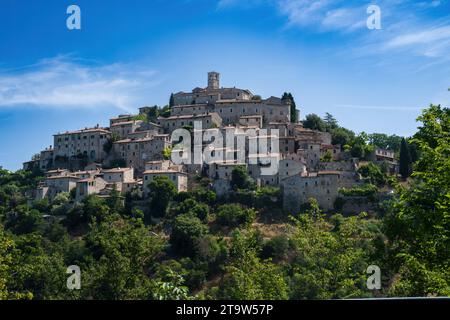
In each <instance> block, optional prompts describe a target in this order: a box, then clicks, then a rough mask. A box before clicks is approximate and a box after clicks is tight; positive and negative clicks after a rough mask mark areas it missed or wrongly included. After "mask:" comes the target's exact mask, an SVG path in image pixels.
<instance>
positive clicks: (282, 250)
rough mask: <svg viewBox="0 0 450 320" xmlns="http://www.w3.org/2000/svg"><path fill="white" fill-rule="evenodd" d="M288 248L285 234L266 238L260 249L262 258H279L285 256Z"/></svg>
mask: <svg viewBox="0 0 450 320" xmlns="http://www.w3.org/2000/svg"><path fill="white" fill-rule="evenodd" d="M288 250H289V239H288V238H287V237H286V236H285V235H280V236H276V237H274V238H272V239H270V240H268V241H267V242H266V243H265V244H264V246H263V249H262V252H261V257H262V258H263V259H269V258H272V259H275V260H281V259H283V258H285V257H286V255H287V253H288Z"/></svg>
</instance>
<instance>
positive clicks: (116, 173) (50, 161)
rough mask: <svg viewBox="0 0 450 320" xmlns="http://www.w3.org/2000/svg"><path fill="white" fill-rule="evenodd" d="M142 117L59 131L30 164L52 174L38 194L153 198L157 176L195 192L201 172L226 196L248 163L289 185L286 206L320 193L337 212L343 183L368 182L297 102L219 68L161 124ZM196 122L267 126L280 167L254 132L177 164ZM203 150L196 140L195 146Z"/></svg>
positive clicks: (261, 176)
mask: <svg viewBox="0 0 450 320" xmlns="http://www.w3.org/2000/svg"><path fill="white" fill-rule="evenodd" d="M146 112H148V108H146V107H144V108H141V109H139V113H140V114H145V113H146ZM296 112H298V111H296ZM295 118H296V119H298V118H299V116H298V114H297V115H296V117H295ZM140 119H142V117H139V116H138V115H120V116H118V117H117V118H113V119H110V125H109V127H108V128H102V127H100V126H99V125H97V126H95V127H93V128H84V129H81V130H77V131H67V132H62V133H58V134H55V135H54V146H53V147H49V148H47V149H45V150H43V151H41V152H40V154H39V155H37V156H35V157H34V158H33V160H32V161H29V162H26V163H24V169H32V168H36V167H38V168H39V169H41V170H42V171H44V172H45V175H46V178H45V180H44V182H43V183H42V184H41V185H40V186H39V188H38V189H37V190H35V192H34V197H35V198H37V199H42V198H45V197H48V198H53V197H55V196H56V195H57V194H58V193H61V192H73V193H74V195H75V199H76V201H81V200H82V199H83V198H84V197H86V196H88V195H91V194H96V195H98V196H100V197H108V196H109V194H110V193H111V191H112V190H117V191H119V192H121V193H122V194H124V195H125V194H126V193H128V192H130V191H133V190H136V191H138V192H140V193H141V194H142V196H144V197H147V196H148V192H149V190H148V188H147V186H148V184H149V183H150V182H151V181H152V180H153V179H154V178H155V177H158V176H166V177H168V178H169V179H170V180H171V181H173V183H174V184H175V186H176V187H177V189H178V191H187V190H188V188H189V180H190V179H193V178H194V176H198V175H204V176H208V177H209V178H211V181H212V183H211V188H213V189H214V190H215V192H216V193H217V194H218V195H219V196H226V195H227V192H228V191H229V190H230V181H231V177H232V172H233V170H234V168H236V166H245V167H246V168H247V171H248V173H249V175H250V176H251V177H252V178H253V179H254V180H255V181H256V183H257V184H258V185H259V186H273V187H280V188H281V190H282V193H283V203H284V206H285V207H286V208H289V209H297V208H299V207H300V206H301V205H302V204H304V203H306V202H307V201H308V200H309V198H316V199H317V201H318V203H319V205H320V206H321V207H322V208H323V209H325V210H329V209H332V208H333V207H334V203H335V201H336V199H337V197H338V196H339V189H340V188H343V187H346V188H351V187H352V186H355V185H358V184H360V183H361V182H360V176H359V174H358V173H357V169H358V165H359V164H358V161H357V160H356V159H353V158H351V157H350V155H349V154H348V153H346V152H343V151H342V148H341V146H340V145H333V144H332V141H331V140H332V139H331V135H330V134H329V133H325V132H319V131H313V130H309V129H306V128H304V127H303V126H302V124H301V123H300V122H295V123H294V122H291V104H290V101H289V100H283V99H281V98H277V97H270V98H268V99H262V98H261V97H259V96H255V95H253V94H252V93H251V92H250V91H249V90H243V89H238V88H223V87H220V74H218V73H216V72H210V73H208V85H207V87H206V88H195V89H193V90H192V91H191V92H189V93H185V92H179V93H176V94H174V95H173V98H172V106H171V109H170V116H168V117H158V118H157V119H156V120H154V121H153V122H149V121H145V120H140ZM196 123H200V124H201V131H202V133H205V132H207V131H208V130H216V131H217V132H220V133H221V134H223V135H224V136H227V134H229V133H230V132H232V133H233V134H234V136H239V134H241V135H244V136H246V133H248V132H253V133H254V132H257V133H258V132H263V131H264V134H266V135H267V136H268V138H269V140H270V139H277V141H278V146H277V147H278V150H271V148H270V147H269V148H266V150H265V152H266V154H267V156H270V157H275V158H276V160H277V163H278V170H277V171H276V172H272V173H270V174H267V173H265V171H264V167H265V166H267V163H266V162H264V161H261V159H262V158H261V157H258V155H255V154H253V153H252V152H251V149H252V146H253V145H254V144H256V142H255V141H253V140H252V139H254V138H255V137H252V136H251V135H248V136H246V143H245V144H244V147H242V148H241V149H239V148H236V147H228V146H222V147H220V146H215V147H211V145H209V144H207V143H205V142H204V141H200V144H201V146H200V147H201V151H202V152H204V151H205V150H208V152H209V153H210V154H211V158H213V159H216V160H214V161H209V162H208V163H205V164H203V163H200V164H199V163H190V162H185V163H174V162H173V161H172V160H171V157H170V156H169V157H168V156H167V151H169V155H170V153H172V154H173V153H174V152H178V150H177V148H176V147H175V146H176V145H177V144H179V141H172V140H173V139H172V133H173V132H174V131H175V130H177V129H180V128H185V129H186V130H191V131H192V130H193V128H194V127H195V124H196ZM275 129H276V130H277V135H276V136H272V135H271V133H270V132H271V130H275ZM194 131H195V130H194ZM267 132H269V133H267ZM195 147H196V145H195V143H194V144H193V146H192V149H193V150H194V148H195ZM207 148H208V149H207ZM238 154H241V155H243V157H238V156H237V155H238ZM325 156H326V157H325ZM373 157H374V159H373V161H387V162H390V163H393V164H395V159H394V153H393V152H392V151H389V150H376V151H375V153H374V155H373ZM172 158H173V157H172ZM238 158H239V160H238ZM325 159H326V161H325Z"/></svg>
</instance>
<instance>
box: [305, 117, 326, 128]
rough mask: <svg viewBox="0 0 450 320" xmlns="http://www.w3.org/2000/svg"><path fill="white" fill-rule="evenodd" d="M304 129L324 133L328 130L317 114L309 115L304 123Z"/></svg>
mask: <svg viewBox="0 0 450 320" xmlns="http://www.w3.org/2000/svg"><path fill="white" fill-rule="evenodd" d="M303 127H305V128H307V129H311V130H318V131H322V132H324V131H325V130H326V124H325V122H324V121H323V120H322V118H321V117H319V116H318V115H317V114H314V113H313V114H308V115H307V116H306V119H305V120H304V121H303Z"/></svg>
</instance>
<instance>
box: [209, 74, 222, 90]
mask: <svg viewBox="0 0 450 320" xmlns="http://www.w3.org/2000/svg"><path fill="white" fill-rule="evenodd" d="M219 88H220V73H218V72H214V71H212V72H208V89H210V90H217V89H219Z"/></svg>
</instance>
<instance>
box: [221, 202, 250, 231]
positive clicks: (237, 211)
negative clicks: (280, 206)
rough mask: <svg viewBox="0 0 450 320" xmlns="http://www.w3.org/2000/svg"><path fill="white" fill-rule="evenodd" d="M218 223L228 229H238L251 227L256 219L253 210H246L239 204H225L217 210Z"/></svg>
mask: <svg viewBox="0 0 450 320" xmlns="http://www.w3.org/2000/svg"><path fill="white" fill-rule="evenodd" d="M216 216H217V223H218V224H219V225H222V226H227V227H238V226H240V225H244V226H248V225H250V224H251V223H252V222H253V221H254V220H255V217H256V211H255V210H253V209H244V208H243V207H242V206H240V205H238V204H225V205H222V206H220V207H219V208H218V210H217V214H216Z"/></svg>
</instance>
